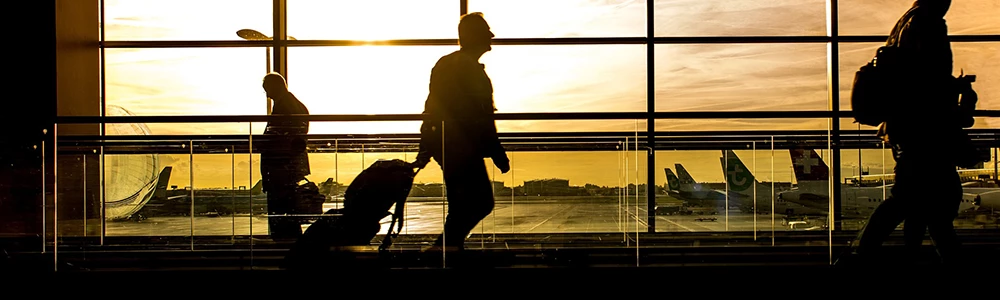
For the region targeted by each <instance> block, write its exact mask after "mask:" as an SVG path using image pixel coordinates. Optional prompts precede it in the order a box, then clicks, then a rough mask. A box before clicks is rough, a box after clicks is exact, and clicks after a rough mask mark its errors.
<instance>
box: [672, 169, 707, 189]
mask: <svg viewBox="0 0 1000 300" xmlns="http://www.w3.org/2000/svg"><path fill="white" fill-rule="evenodd" d="M674 169H676V170H677V179H678V181H679V182H680V188H681V190H685V191H700V190H701V184H698V182H697V181H695V180H694V176H691V173H689V172H688V171H687V169H685V168H684V166H683V165H681V164H674Z"/></svg>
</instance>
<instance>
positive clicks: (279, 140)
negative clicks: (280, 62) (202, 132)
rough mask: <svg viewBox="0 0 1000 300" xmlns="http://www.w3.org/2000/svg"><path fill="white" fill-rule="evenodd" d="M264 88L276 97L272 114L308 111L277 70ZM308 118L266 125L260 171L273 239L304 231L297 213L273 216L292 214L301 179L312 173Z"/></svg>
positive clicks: (298, 234)
mask: <svg viewBox="0 0 1000 300" xmlns="http://www.w3.org/2000/svg"><path fill="white" fill-rule="evenodd" d="M263 87H264V91H265V92H266V93H267V97H268V98H271V100H273V101H274V104H273V106H272V108H271V115H272V116H282V115H285V116H287V115H308V114H309V110H308V109H307V108H306V106H305V105H303V104H302V102H300V101H299V99H298V98H296V97H295V95H293V94H292V93H291V92H289V91H288V85H287V83H286V82H285V78H284V77H283V76H281V74H278V73H270V74H267V75H266V76H264V83H263ZM307 133H309V121H297V120H295V121H284V120H283V121H269V122H267V127H266V128H265V129H264V136H265V138H266V139H267V140H266V142H264V143H263V145H261V146H260V174H261V180H263V186H262V187H263V189H264V192H266V193H267V210H268V215H271V216H269V217H268V219H267V220H268V227H269V228H270V232H271V238H273V239H297V238H298V237H299V236H300V235H302V227H301V225H300V223H301V222H299V220H297V219H296V218H295V217H274V215H282V214H293V212H294V211H295V207H296V204H297V203H296V201H299V200H301V199H299V197H298V196H297V194H296V187H297V186H298V183H299V182H300V181H302V180H305V179H306V176H307V175H309V174H310V173H311V170H310V168H309V154H308V153H307V152H306V141H305V137H304V136H302V135H305V134H307Z"/></svg>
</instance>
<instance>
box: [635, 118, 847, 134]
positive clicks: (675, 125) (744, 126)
mask: <svg viewBox="0 0 1000 300" xmlns="http://www.w3.org/2000/svg"><path fill="white" fill-rule="evenodd" d="M829 129H830V120H829V119H818V118H816V119H807V118H795V119H792V118H782V119H722V118H713V119H680V120H656V130H657V131H665V132H671V131H672V132H698V131H727V132H733V131H736V132H739V131H760V130H829ZM640 134H642V133H640Z"/></svg>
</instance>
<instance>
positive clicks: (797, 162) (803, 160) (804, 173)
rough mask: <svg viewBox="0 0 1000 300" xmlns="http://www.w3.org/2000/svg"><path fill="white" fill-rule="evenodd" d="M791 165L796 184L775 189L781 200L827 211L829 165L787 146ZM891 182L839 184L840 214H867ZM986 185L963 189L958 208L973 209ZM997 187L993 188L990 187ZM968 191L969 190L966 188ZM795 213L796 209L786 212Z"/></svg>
mask: <svg viewBox="0 0 1000 300" xmlns="http://www.w3.org/2000/svg"><path fill="white" fill-rule="evenodd" d="M789 155H790V156H791V159H792V169H793V171H794V172H795V180H796V181H797V183H798V184H797V185H796V186H795V187H793V188H792V189H791V190H788V191H783V192H780V193H778V198H779V199H781V200H783V201H788V202H792V203H797V204H801V205H803V206H805V207H809V208H813V209H815V211H816V212H818V213H819V214H820V215H827V214H829V211H828V207H829V205H830V202H829V201H830V185H829V182H830V178H829V172H830V171H829V167H828V166H827V165H826V162H824V161H823V160H822V158H821V157H820V156H819V154H818V153H816V151H815V150H812V149H810V150H809V151H806V150H804V149H791V150H789ZM892 186H893V184H884V185H881V186H854V185H841V193H840V194H841V196H842V200H841V208H842V209H843V212H842V214H841V217H842V218H854V217H859V218H867V217H868V216H870V215H871V213H872V212H873V211H874V210H875V208H877V207H878V205H879V204H881V203H882V202H883V201H885V199H886V198H887V197H888V196H889V195H890V190H891V188H892ZM986 189H988V188H974V189H972V190H966V191H965V193H963V196H962V202H961V204H960V205H959V209H958V211H959V212H963V211H966V210H970V209H973V208H974V207H975V206H976V204H975V202H976V201H975V199H976V196H977V194H979V193H982V192H983V191H986ZM992 190H997V189H995V188H994V189H992ZM970 191H971V192H970ZM786 213H792V214H794V213H798V212H786Z"/></svg>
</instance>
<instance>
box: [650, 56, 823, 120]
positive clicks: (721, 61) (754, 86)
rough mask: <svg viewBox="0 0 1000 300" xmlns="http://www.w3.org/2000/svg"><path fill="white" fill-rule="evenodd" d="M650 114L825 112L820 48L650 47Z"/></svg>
mask: <svg viewBox="0 0 1000 300" xmlns="http://www.w3.org/2000/svg"><path fill="white" fill-rule="evenodd" d="M655 63H656V81H655V83H654V86H655V87H656V111H754V110H758V111H803V110H828V109H829V104H828V103H829V100H827V99H828V98H829V97H828V93H827V82H826V73H827V72H826V45H824V44H721V45H717V44H707V45H657V46H656V60H655Z"/></svg>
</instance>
